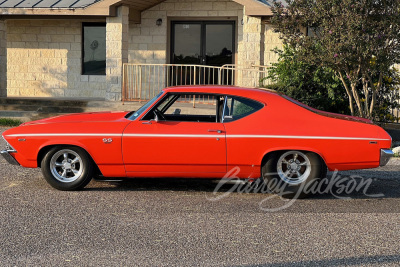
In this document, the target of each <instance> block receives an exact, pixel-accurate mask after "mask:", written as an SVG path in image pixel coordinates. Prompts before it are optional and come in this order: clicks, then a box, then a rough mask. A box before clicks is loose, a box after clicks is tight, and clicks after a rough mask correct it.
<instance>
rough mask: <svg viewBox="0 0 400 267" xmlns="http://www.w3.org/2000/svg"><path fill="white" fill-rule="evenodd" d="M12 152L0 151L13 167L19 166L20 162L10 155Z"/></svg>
mask: <svg viewBox="0 0 400 267" xmlns="http://www.w3.org/2000/svg"><path fill="white" fill-rule="evenodd" d="M10 152H11V151H8V150H2V151H0V154H1V155H2V156H3V158H4V159H5V160H6V161H7V162H8V163H10V164H11V165H18V166H19V163H18V161H17V160H16V159H15V158H14V157H13V156H11V155H10ZM13 152H15V151H13Z"/></svg>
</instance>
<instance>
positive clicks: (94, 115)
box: [21, 111, 129, 126]
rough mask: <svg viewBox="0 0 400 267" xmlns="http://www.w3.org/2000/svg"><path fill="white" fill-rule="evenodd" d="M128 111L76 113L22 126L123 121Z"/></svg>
mask: <svg viewBox="0 0 400 267" xmlns="http://www.w3.org/2000/svg"><path fill="white" fill-rule="evenodd" d="M128 113H129V112H128V111H115V112H114V111H113V112H111V111H108V112H88V113H76V114H69V115H61V116H57V117H51V118H46V119H42V120H37V121H30V122H26V123H23V124H22V125H21V126H26V125H33V124H48V123H67V122H68V123H71V122H110V121H117V120H120V119H123V118H124V117H125V116H126V114H128Z"/></svg>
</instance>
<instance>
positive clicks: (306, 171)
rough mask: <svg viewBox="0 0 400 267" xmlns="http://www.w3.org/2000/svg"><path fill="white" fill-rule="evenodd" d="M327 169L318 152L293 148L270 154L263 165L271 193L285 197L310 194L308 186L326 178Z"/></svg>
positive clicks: (265, 179) (265, 180)
mask: <svg viewBox="0 0 400 267" xmlns="http://www.w3.org/2000/svg"><path fill="white" fill-rule="evenodd" d="M296 155H297V156H296ZM326 171H327V168H326V165H325V163H324V162H323V160H322V159H321V158H320V157H319V156H318V155H317V154H315V153H312V152H303V151H295V150H291V151H283V152H277V153H273V154H271V155H269V156H268V158H266V160H264V162H263V165H262V179H263V182H264V184H265V186H266V187H267V188H268V190H269V191H270V192H271V193H275V194H278V195H280V196H282V197H284V198H291V199H293V198H305V197H307V196H308V195H309V192H308V191H309V190H307V188H309V186H310V185H311V184H312V183H318V180H319V179H320V178H324V177H325V176H326Z"/></svg>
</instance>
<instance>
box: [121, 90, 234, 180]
mask: <svg viewBox="0 0 400 267" xmlns="http://www.w3.org/2000/svg"><path fill="white" fill-rule="evenodd" d="M218 103H219V102H218V99H217V96H214V95H194V94H179V95H174V94H170V95H168V96H166V97H164V98H163V100H161V101H160V102H159V103H157V104H156V105H155V106H154V107H153V108H152V109H151V110H150V111H149V112H148V113H147V114H146V115H144V116H143V117H142V118H141V119H140V120H137V121H134V122H132V123H131V124H130V125H128V127H127V128H126V129H125V131H124V134H123V147H122V150H123V156H124V164H125V168H126V172H127V176H128V177H148V176H151V177H223V176H224V175H225V173H226V140H225V139H226V135H225V128H224V125H223V124H222V123H221V122H219V119H218V118H217V117H218V116H217V113H218V112H217V110H219V106H218V105H219V104H218ZM155 111H156V113H158V117H157V118H156V120H155V117H156V116H155V115H154V113H155Z"/></svg>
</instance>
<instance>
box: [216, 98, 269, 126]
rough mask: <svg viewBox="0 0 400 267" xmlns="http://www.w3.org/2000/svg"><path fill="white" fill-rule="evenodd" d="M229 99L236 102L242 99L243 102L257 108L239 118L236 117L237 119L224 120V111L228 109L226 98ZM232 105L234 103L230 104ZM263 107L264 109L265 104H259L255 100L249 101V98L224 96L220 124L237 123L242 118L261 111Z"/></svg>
mask: <svg viewBox="0 0 400 267" xmlns="http://www.w3.org/2000/svg"><path fill="white" fill-rule="evenodd" d="M229 97H231V98H232V100H236V101H237V102H240V101H239V100H240V99H243V100H245V101H248V102H250V103H253V104H255V105H256V106H257V107H255V109H254V111H252V112H249V113H244V114H243V115H241V116H240V117H237V118H233V117H232V119H230V120H226V118H225V110H226V109H227V108H228V106H227V105H228V98H229ZM232 103H234V102H232ZM264 107H265V104H263V103H261V102H259V101H257V100H254V99H251V98H247V97H242V96H236V95H226V96H225V102H224V108H223V114H222V123H230V122H234V121H239V120H241V119H243V118H246V117H247V116H250V115H252V114H254V113H256V112H258V111H260V110H262V109H263V108H264ZM231 111H232V110H231Z"/></svg>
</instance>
